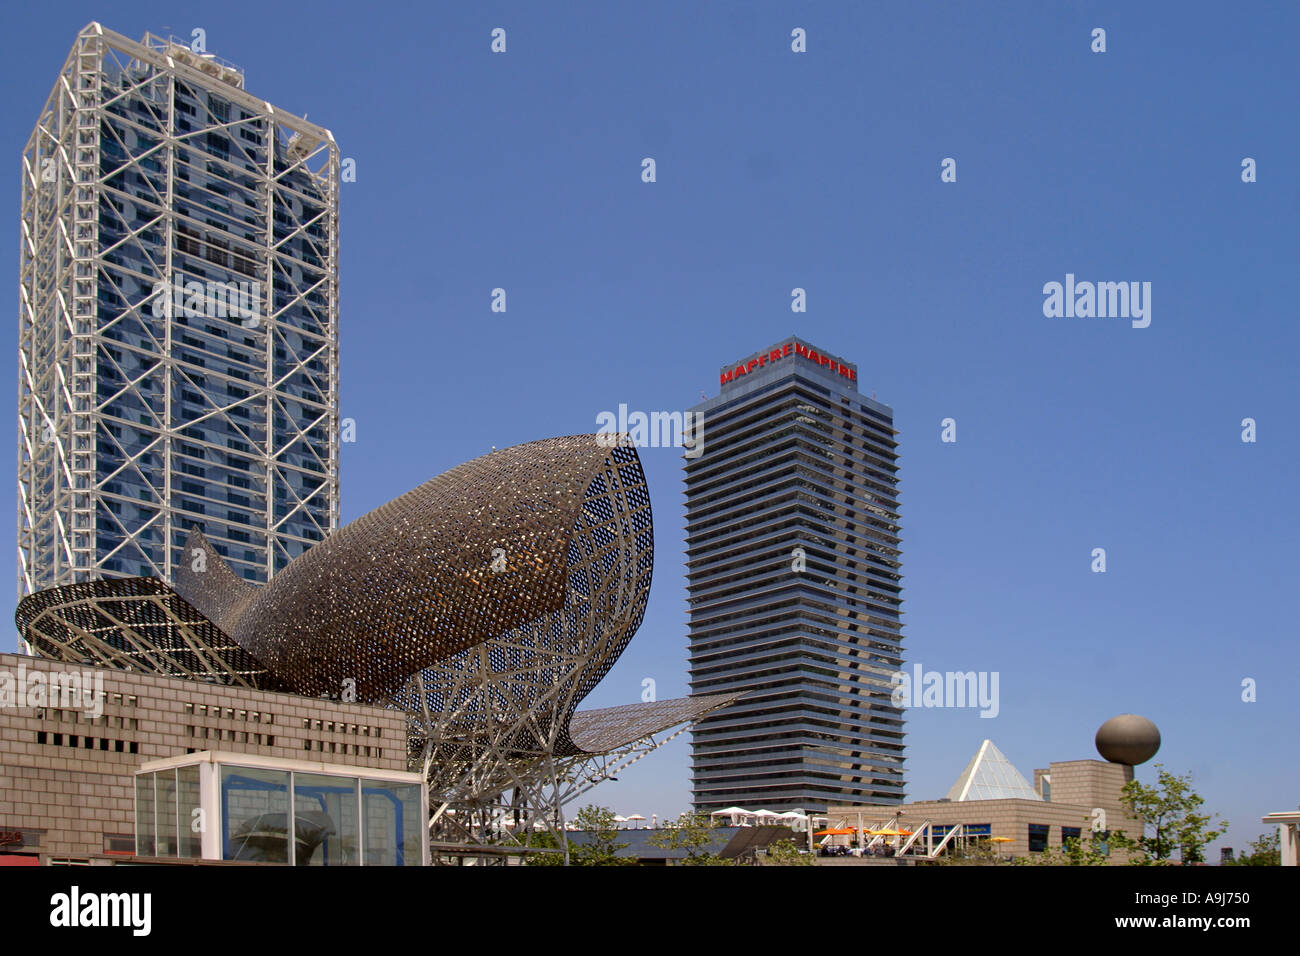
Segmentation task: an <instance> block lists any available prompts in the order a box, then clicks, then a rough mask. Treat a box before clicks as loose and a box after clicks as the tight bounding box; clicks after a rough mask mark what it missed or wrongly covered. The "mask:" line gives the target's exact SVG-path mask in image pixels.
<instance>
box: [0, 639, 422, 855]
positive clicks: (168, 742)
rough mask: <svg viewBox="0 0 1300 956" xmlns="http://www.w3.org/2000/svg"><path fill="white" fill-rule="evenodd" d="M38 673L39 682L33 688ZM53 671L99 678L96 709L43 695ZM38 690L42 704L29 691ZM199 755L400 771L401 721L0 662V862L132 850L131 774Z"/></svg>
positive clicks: (154, 680)
mask: <svg viewBox="0 0 1300 956" xmlns="http://www.w3.org/2000/svg"><path fill="white" fill-rule="evenodd" d="M33 674H39V675H42V676H41V678H40V680H39V681H38V680H36V679H34V678H33V677H32V675H33ZM59 674H66V675H76V676H80V675H92V676H91V680H90V681H86V682H84V684H85V686H86V687H87V688H91V687H93V686H94V678H95V676H96V675H97V676H98V678H100V681H101V683H100V685H99V691H100V692H101V693H100V703H99V705H98V706H93V701H85V700H82V701H80V702H79V704H80V706H56V704H57V703H59V701H56V699H55V695H54V694H53V693H52V692H51V691H50V690H49V688H50V687H51V686H53V685H54V684H55V682H57V680H58V678H56V677H52V676H51V675H59ZM20 679H21V683H20ZM40 682H43V683H44V685H45V687H46V690H45V692H44V694H45V696H44V697H41V696H39V693H40V692H38V691H37V690H35V689H34V688H35V687H37V685H38V683H40ZM77 686H78V690H80V686H81V685H80V684H79V685H77ZM20 689H21V690H22V691H23V693H22V694H21V695H19V690H20ZM29 701H30V702H31V703H29ZM41 701H44V702H45V703H44V706H40V703H41ZM65 702H66V701H65ZM94 711H100V713H98V714H97V715H95V714H94ZM200 751H220V752H224V753H233V754H250V755H257V756H259V757H264V758H274V759H276V760H280V761H315V762H318V763H325V764H335V765H345V766H350V767H358V768H370V769H374V770H380V771H405V770H406V769H407V750H406V716H405V714H404V713H403V712H401V711H396V710H387V709H384V708H382V707H375V706H369V705H363V704H346V703H339V702H336V701H328V700H316V699H313V698H310V697H300V696H297V695H293V694H280V693H273V692H270V691H259V690H250V689H248V688H242V687H236V686H228V685H222V684H208V683H203V682H198V681H188V680H181V679H179V678H173V677H163V676H159V675H154V674H144V673H131V672H126V671H119V670H109V669H107V668H93V667H80V666H77V665H73V664H65V663H61V662H58V661H52V660H46V659H44V658H38V657H27V656H24V655H15V654H0V857H4V856H9V857H12V856H26V857H39V859H40V861H41V862H43V863H48V862H50V861H51V860H69V859H70V860H94V859H96V858H100V859H102V858H103V857H104V856H105V855H129V854H131V853H132V852H134V847H135V818H134V805H135V804H134V789H133V788H134V783H133V778H134V774H135V773H136V771H137V770H139V768H140V767H141V766H142V765H144V764H146V763H148V762H150V761H156V760H161V759H165V758H169V757H177V756H180V755H183V754H188V753H197V752H200ZM3 862H5V860H4V859H0V863H3Z"/></svg>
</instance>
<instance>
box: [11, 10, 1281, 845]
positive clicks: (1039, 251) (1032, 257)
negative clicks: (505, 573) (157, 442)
mask: <svg viewBox="0 0 1300 956" xmlns="http://www.w3.org/2000/svg"><path fill="white" fill-rule="evenodd" d="M292 9H294V10H299V11H301V12H297V13H295V12H290V10H291V8H290V6H289V5H283V6H282V5H278V4H268V3H242V2H231V3H228V4H210V3H204V4H193V5H191V4H179V3H175V2H165V3H161V2H160V3H137V2H129V0H126V2H123V0H119V2H114V3H112V4H86V3H63V4H50V3H44V4H18V5H14V6H12V7H11V8H10V9H7V10H6V23H5V31H4V40H3V52H4V60H5V74H4V75H5V81H4V94H5V95H4V96H3V98H0V135H2V136H3V143H4V144H5V147H4V148H5V150H6V151H7V154H8V156H9V162H10V164H11V165H10V167H9V169H10V175H9V176H7V177H4V180H3V183H4V186H3V188H4V197H5V198H4V208H7V209H9V210H10V215H11V216H12V217H13V219H12V220H11V222H12V223H13V225H12V227H11V228H12V231H11V233H10V236H11V237H16V235H17V223H16V219H17V215H18V163H19V156H20V151H21V148H22V144H23V142H24V141H25V140H26V137H27V135H28V133H29V132H30V130H31V127H32V125H33V123H34V121H35V118H36V114H37V110H38V109H39V107H40V105H41V103H42V102H43V101H44V99H45V97H46V95H47V93H48V92H49V89H50V87H51V85H52V84H53V81H54V78H55V74H56V71H57V70H58V68H59V66H60V65H61V63H62V62H63V59H64V57H65V56H66V54H67V52H68V50H69V48H70V46H71V44H72V41H73V37H74V35H75V33H76V31H77V30H78V29H79V28H80V27H81V26H83V25H84V24H85V23H87V22H88V21H90V20H95V19H98V20H100V21H101V22H103V23H104V24H105V26H107V27H110V28H111V29H114V30H117V31H118V32H121V33H124V34H126V35H128V36H132V37H139V36H140V35H142V34H143V33H144V32H145V31H146V30H152V31H154V32H159V33H160V32H165V31H166V28H170V32H173V33H176V34H178V35H186V36H188V35H189V32H190V30H192V29H193V28H194V27H202V28H204V29H205V30H206V31H207V39H208V49H209V50H211V51H212V52H215V53H217V54H219V55H221V56H223V57H225V58H227V59H229V60H232V61H234V62H235V63H237V64H239V65H240V66H242V67H243V68H244V69H245V71H246V73H247V83H248V88H249V89H250V90H251V91H252V92H253V93H255V94H257V95H259V96H261V97H264V98H266V99H268V100H271V101H272V102H274V103H276V104H277V105H279V106H281V107H283V108H285V109H288V110H291V111H293V112H296V113H299V114H302V113H307V114H309V116H310V119H312V120H313V121H314V122H317V123H320V124H322V125H325V126H327V127H329V128H330V129H332V130H333V131H334V133H335V136H336V137H337V139H338V141H339V143H340V145H341V148H342V153H343V155H344V156H345V157H352V158H354V159H355V160H356V162H357V182H355V183H350V184H347V185H345V186H344V187H343V192H342V223H343V239H342V249H343V253H342V270H341V278H342V362H343V365H342V382H343V385H342V412H343V415H345V416H347V417H352V418H355V419H356V421H357V431H358V441H357V443H356V444H354V445H347V446H344V454H343V511H344V518H345V519H346V520H351V519H352V518H355V517H357V516H359V515H360V514H362V513H364V512H365V511H367V510H369V509H370V508H373V507H376V506H378V505H379V504H381V503H383V502H384V501H386V500H388V499H390V498H392V497H393V496H395V495H397V494H400V493H401V492H404V491H406V490H408V489H410V488H412V487H414V486H415V485H417V484H419V483H420V482H422V481H424V480H425V479H427V478H429V477H431V476H432V475H435V474H437V473H439V472H441V471H443V470H445V469H447V468H450V467H452V466H454V465H456V464H458V463H460V462H462V461H464V460H467V459H469V458H473V457H476V456H477V455H479V454H482V453H485V452H487V451H488V450H489V448H490V447H491V446H493V445H496V446H498V447H500V446H505V445H509V444H513V443H516V442H522V441H528V440H531V439H535V438H541V437H545V436H550V435H558V434H571V433H576V432H583V431H593V430H595V427H596V422H595V419H596V415H597V414H598V413H599V412H601V411H604V410H613V409H617V407H618V405H619V403H620V402H625V403H627V404H628V406H629V407H630V408H632V409H642V410H659V409H663V410H671V409H680V408H686V407H689V406H690V405H691V404H693V403H695V402H697V401H698V400H699V398H700V393H701V392H702V391H706V392H708V394H710V395H711V394H714V392H715V391H716V388H717V382H716V378H715V376H716V372H717V368H718V366H719V365H721V364H723V363H725V362H727V361H729V360H732V359H738V358H740V357H742V356H745V355H748V354H749V353H751V352H753V351H754V350H756V349H758V348H761V347H763V346H766V345H769V344H771V343H772V342H774V341H776V340H777V339H778V338H779V337H781V336H784V335H787V334H789V333H791V332H795V333H797V334H798V335H800V336H802V337H804V338H806V339H808V340H810V341H812V342H814V343H815V344H818V345H820V346H823V347H824V348H826V349H827V350H828V351H830V352H832V353H835V354H839V355H843V356H844V357H845V358H846V359H848V360H850V361H854V362H856V363H857V364H858V366H859V371H860V377H861V383H862V384H861V387H862V389H863V391H865V392H866V393H867V394H872V393H875V394H876V395H877V396H878V398H879V399H880V400H881V401H883V402H885V403H887V404H889V405H891V406H893V408H894V409H895V413H896V416H897V418H896V420H897V426H898V428H899V430H900V432H901V442H902V445H901V464H902V501H903V528H904V537H905V544H904V549H905V550H904V573H905V579H904V584H905V591H904V597H905V598H906V605H905V607H906V611H907V614H906V631H905V633H906V644H905V646H906V653H907V658H908V660H909V661H920V662H922V663H923V664H924V665H925V666H926V667H927V668H930V669H937V670H968V669H969V670H987V671H994V670H996V671H999V672H1000V674H1001V696H1002V701H1001V713H1000V715H999V716H998V717H997V718H996V719H992V720H989V719H981V718H980V717H978V716H977V714H976V712H975V711H973V710H917V711H913V712H912V713H911V715H910V718H909V725H908V729H909V737H908V747H909V760H908V763H909V772H908V794H909V797H911V798H914V799H920V798H932V797H936V796H941V795H942V794H943V793H944V792H945V791H946V790H947V788H948V787H949V786H950V784H951V783H952V781H953V780H954V779H955V778H956V777H957V775H958V773H959V772H960V771H961V769H962V767H963V766H964V765H965V763H966V761H967V760H968V759H969V757H970V755H971V754H972V753H973V752H974V751H975V749H976V748H977V747H978V745H979V743H980V741H981V740H982V739H983V738H985V737H991V738H992V739H993V740H994V741H995V742H996V743H997V745H998V746H999V747H1000V748H1001V749H1002V750H1003V751H1004V752H1005V753H1006V754H1007V756H1008V757H1009V758H1010V759H1011V760H1012V761H1013V762H1014V763H1015V764H1016V765H1017V766H1018V767H1019V768H1020V769H1021V771H1022V772H1024V773H1025V774H1026V775H1028V774H1030V773H1031V771H1032V770H1033V768H1034V767H1038V766H1046V764H1047V763H1048V762H1049V761H1051V760H1066V759H1081V758H1087V757H1092V756H1094V751H1093V747H1092V735H1093V733H1094V731H1095V730H1096V728H1097V726H1098V725H1099V724H1100V723H1101V722H1102V721H1103V720H1104V719H1106V718H1107V717H1109V716H1111V715H1114V714H1117V713H1121V712H1126V711H1133V712H1137V713H1141V714H1144V715H1146V716H1148V717H1150V718H1151V719H1153V720H1155V721H1156V723H1157V724H1159V726H1160V728H1161V730H1162V732H1163V734H1164V747H1163V749H1162V751H1161V756H1160V757H1159V758H1157V759H1162V760H1163V761H1164V763H1165V764H1166V766H1168V767H1169V768H1171V769H1173V770H1175V771H1177V772H1180V773H1181V772H1187V771H1190V772H1191V773H1192V774H1193V777H1194V781H1195V786H1196V788H1197V789H1198V790H1199V791H1200V792H1201V793H1202V794H1203V795H1204V796H1205V797H1206V801H1207V806H1208V807H1209V808H1211V809H1213V810H1214V811H1216V812H1218V813H1220V814H1222V815H1223V816H1225V817H1227V818H1229V819H1230V820H1231V822H1232V825H1233V826H1232V830H1231V832H1230V834H1229V837H1228V839H1227V840H1226V841H1224V842H1226V843H1229V844H1231V845H1234V846H1236V847H1238V848H1242V847H1244V846H1245V844H1246V842H1247V840H1249V839H1251V838H1253V837H1255V836H1256V835H1258V834H1259V833H1260V832H1261V831H1262V830H1263V829H1264V827H1263V825H1262V824H1261V823H1260V822H1259V818H1260V816H1262V815H1263V814H1264V813H1267V812H1269V811H1273V810H1284V809H1289V808H1293V807H1295V806H1296V805H1297V804H1298V803H1300V760H1298V759H1297V745H1296V742H1295V728H1296V727H1297V725H1300V695H1297V694H1296V692H1295V688H1296V679H1297V674H1298V673H1300V668H1297V663H1300V652H1297V643H1296V623H1295V619H1296V608H1295V600H1294V598H1295V595H1296V593H1297V587H1296V580H1297V577H1298V576H1300V566H1298V565H1300V559H1298V558H1297V548H1296V545H1297V543H1298V542H1300V527H1298V524H1300V522H1298V521H1297V507H1296V500H1295V488H1296V476H1297V474H1298V473H1300V467H1298V462H1297V457H1298V456H1297V451H1296V447H1297V445H1296V439H1297V401H1296V399H1297V384H1296V376H1295V373H1294V369H1293V363H1294V361H1295V356H1296V353H1297V351H1298V348H1297V346H1300V332H1297V324H1296V312H1295V303H1296V301H1297V294H1296V288H1295V285H1296V279H1295V277H1296V269H1295V262H1296V256H1297V252H1298V251H1300V250H1298V248H1297V246H1298V244H1297V241H1296V225H1295V223H1296V217H1295V211H1296V209H1297V199H1298V198H1300V197H1297V186H1296V183H1297V170H1296V169H1295V163H1296V157H1297V156H1300V142H1297V134H1296V128H1297V120H1296V111H1295V91H1296V89H1297V88H1300V83H1298V82H1297V79H1298V78H1297V75H1296V74H1297V58H1296V57H1295V54H1294V39H1295V37H1296V35H1297V33H1298V32H1300V14H1298V13H1297V8H1295V7H1293V6H1287V7H1286V8H1285V9H1279V8H1278V7H1272V6H1269V5H1265V4H1250V5H1246V6H1245V7H1242V6H1235V5H1229V4H1214V5H1210V4H1194V3H1193V4H1187V3H1180V4H1172V3H1170V4H1155V3H1149V4H1122V3H1115V4H1087V3H1068V4H1067V3H1050V4H1044V3H1031V2H1023V3H996V4H994V3H987V4H973V3H972V4H967V3H942V4H938V3H907V4H851V3H806V2H789V3H741V2H735V3H718V2H703V3H701V2H689V3H682V2H679V3H667V2H664V3H654V4H630V3H626V4H624V3H620V4H607V3H563V4H536V3H518V4H511V5H503V4H494V3H482V4H479V3H475V4H470V3H459V4H452V3H438V4H432V5H428V6H425V7H417V6H416V5H413V4H412V5H407V4H400V5H396V4H393V5H390V4H384V3H364V4H358V3H351V2H349V3H329V2H322V3H314V4H311V5H296V4H295V5H292ZM498 26H499V27H504V28H505V29H506V30H507V43H508V52H507V53H506V54H504V55H493V54H491V53H490V52H489V32H490V31H491V29H492V28H494V27H498ZM1099 26H1100V27H1104V28H1105V29H1106V31H1107V52H1106V53H1104V54H1094V53H1092V52H1091V51H1090V43H1091V38H1090V32H1091V30H1092V29H1093V28H1094V27H1099ZM795 27H802V28H804V29H806V30H807V35H808V41H807V42H808V52H807V53H805V54H800V55H796V54H794V53H792V52H791V50H790V31H791V30H792V29H793V28H795ZM646 156H651V157H654V158H655V160H656V162H657V166H658V169H657V175H658V181H657V182H656V183H654V184H645V183H642V182H641V177H640V171H641V165H640V164H641V160H642V158H643V157H646ZM945 157H953V158H955V159H956V160H957V172H958V180H957V182H956V183H954V184H944V183H941V182H940V178H939V172H940V162H941V160H942V159H944V158H945ZM1243 157H1253V158H1254V159H1255V160H1256V161H1257V163H1258V182H1256V183H1253V184H1245V183H1243V182H1242V181H1241V161H1242V159H1243ZM8 249H9V262H10V276H11V281H13V282H15V284H16V278H17V251H16V240H15V239H14V238H11V240H10V242H9V245H8ZM1067 272H1070V273H1074V274H1076V276H1078V277H1079V279H1092V280H1106V281H1120V280H1125V281H1147V282H1151V283H1152V322H1151V326H1150V327H1149V328H1147V329H1133V328H1131V327H1130V325H1129V323H1128V322H1126V321H1123V320H1117V319H1064V318H1061V319H1048V318H1045V317H1044V315H1043V310H1042V306H1043V294H1042V291H1041V290H1042V287H1043V284H1044V283H1046V282H1049V281H1058V282H1059V281H1063V280H1064V277H1065V274H1066V273H1067ZM498 286H500V287H503V288H505V289H506V290H507V296H508V311H507V312H506V313H505V314H494V313H492V312H491V311H490V310H489V304H490V291H491V290H492V289H493V288H494V287H498ZM796 286H799V287H803V288H805V289H806V290H807V294H808V312H807V314H805V315H793V314H792V313H791V311H790V306H789V303H790V290H791V289H792V288H794V287H796ZM11 301H12V300H11ZM11 341H13V340H12V339H11ZM15 365H16V361H14V360H11V361H9V362H6V363H0V369H2V370H3V374H4V375H5V376H12V375H13V374H14V367H15ZM6 387H7V388H8V393H9V394H10V395H13V394H14V390H15V389H14V383H13V381H12V380H10V381H9V385H8V386H6ZM945 417H953V418H955V419H956V420H957V423H958V441H957V442H956V443H955V444H943V443H941V442H940V421H941V420H942V419H943V418H945ZM1245 417H1252V418H1254V419H1256V421H1257V422H1258V442H1257V443H1255V444H1244V443H1243V442H1242V441H1241V425H1240V422H1241V420H1242V419H1243V418H1245ZM11 420H12V417H11ZM643 460H644V461H645V463H646V468H647V474H648V477H649V481H650V483H651V490H652V494H653V501H654V508H655V518H656V522H655V523H656V528H657V556H658V561H657V564H656V569H655V583H654V589H653V593H652V595H651V601H650V609H649V612H648V614H647V617H646V621H645V624H644V625H643V627H642V629H641V632H640V633H639V635H638V636H637V638H636V639H635V640H634V641H633V643H632V645H631V647H630V648H629V650H628V651H627V653H626V654H624V656H623V658H622V660H621V661H620V662H619V664H618V665H617V666H616V668H615V669H614V670H613V671H612V672H611V674H610V675H609V676H608V677H607V678H606V680H605V682H604V683H603V684H602V685H601V686H600V688H598V690H597V691H596V692H595V693H594V694H593V695H592V696H591V697H590V698H589V699H588V705H593V706H605V705H612V704H618V703H626V702H630V701H634V700H638V699H639V696H640V690H641V681H642V679H643V678H644V677H653V678H654V679H655V680H656V682H657V684H658V691H659V695H660V697H668V696H677V695H680V694H684V693H685V692H686V684H685V676H686V666H685V643H686V642H685V620H686V618H685V592H684V587H683V584H684V579H683V574H682V566H681V552H682V531H681V528H682V524H683V516H682V495H681V488H682V485H681V468H680V464H681V463H680V458H679V453H677V452H674V451H673V450H671V449H646V450H644V451H643ZM10 514H12V512H10ZM6 520H11V519H6ZM0 534H2V535H9V540H13V537H12V526H8V530H6V531H0ZM1095 547H1104V548H1105V549H1106V551H1107V565H1108V570H1107V572H1106V573H1105V574H1094V573H1092V572H1091V571H1090V563H1091V551H1092V549H1093V548H1095ZM8 553H9V554H10V555H12V551H10V552H8ZM11 560H12V557H9V558H6V559H5V565H4V566H3V567H0V575H5V576H7V577H8V579H9V580H10V581H12V580H14V577H13V569H12V565H11V564H10V563H9V562H10V561H11ZM1288 594H1290V595H1291V598H1290V599H1288V598H1287V595H1288ZM1244 678H1254V679H1255V680H1256V681H1257V682H1258V701H1257V702H1255V703H1243V702H1242V700H1241V682H1242V680H1243V679H1244ZM687 752H688V751H687V747H686V745H685V738H679V740H678V741H677V742H675V743H674V744H672V745H670V746H669V747H667V748H665V749H664V750H662V751H660V752H659V753H657V754H655V755H653V756H651V757H649V758H647V759H646V760H644V761H642V762H641V764H639V765H638V766H637V767H636V768H634V769H633V770H632V771H631V772H629V773H627V774H625V775H624V776H623V778H622V779H621V780H620V781H618V782H617V783H613V784H606V785H604V786H602V787H601V788H600V789H599V790H598V791H597V793H596V799H597V800H598V801H599V802H601V803H604V804H607V805H611V806H613V807H614V808H616V809H617V810H619V811H620V812H623V813H633V812H639V813H641V814H644V815H645V816H649V815H650V814H651V813H657V814H659V815H660V816H661V817H662V816H664V815H671V814H676V813H677V812H679V811H681V810H682V809H684V808H685V807H686V806H687V803H688V799H689V794H688V787H687ZM1139 776H1140V777H1142V778H1143V779H1146V780H1151V779H1153V778H1154V773H1153V771H1152V770H1151V768H1150V767H1147V768H1143V769H1142V770H1140V772H1139Z"/></svg>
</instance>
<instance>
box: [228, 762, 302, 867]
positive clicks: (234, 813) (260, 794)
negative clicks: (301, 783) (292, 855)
mask: <svg viewBox="0 0 1300 956" xmlns="http://www.w3.org/2000/svg"><path fill="white" fill-rule="evenodd" d="M288 830H289V772H288V771H287V770H259V769H255V768H252V767H227V766H224V765H223V766H222V767H221V854H222V858H223V859H226V860H255V861H258V862H262V863H288V862H289V841H288V837H287V833H288Z"/></svg>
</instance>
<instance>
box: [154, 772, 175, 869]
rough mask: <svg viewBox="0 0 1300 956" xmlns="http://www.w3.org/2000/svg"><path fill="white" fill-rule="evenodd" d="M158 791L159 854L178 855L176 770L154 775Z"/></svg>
mask: <svg viewBox="0 0 1300 956" xmlns="http://www.w3.org/2000/svg"><path fill="white" fill-rule="evenodd" d="M154 776H155V780H156V784H155V786H156V788H157V792H158V855H159V856H175V855H176V771H175V770H161V771H159V772H158V773H157V774H155V775H154Z"/></svg>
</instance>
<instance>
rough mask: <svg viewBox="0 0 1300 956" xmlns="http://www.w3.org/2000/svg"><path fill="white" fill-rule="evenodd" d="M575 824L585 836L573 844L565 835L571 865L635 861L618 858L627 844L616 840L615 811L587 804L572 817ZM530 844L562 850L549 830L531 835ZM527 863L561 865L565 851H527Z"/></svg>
mask: <svg viewBox="0 0 1300 956" xmlns="http://www.w3.org/2000/svg"><path fill="white" fill-rule="evenodd" d="M573 823H574V826H576V827H577V828H578V829H579V830H584V831H586V834H587V839H586V840H585V841H584V842H582V843H575V842H574V841H572V840H569V838H568V837H567V836H566V837H565V840H566V841H567V842H568V844H569V865H570V866H626V865H628V864H630V863H635V862H636V861H635V860H630V859H627V858H626V857H620V856H619V855H618V851H619V850H621V849H623V848H624V847H626V846H628V844H626V843H619V842H618V826H617V824H615V822H614V811H613V810H611V809H609V808H608V807H597V806H594V805H589V806H585V807H583V808H582V809H581V810H579V811H578V812H577V813H576V814H575V815H574V817H573ZM530 845H531V846H535V847H544V848H551V847H553V848H555V849H556V850H557V851H558V850H560V849H561V844H560V842H559V841H558V840H557V839H556V838H555V835H554V834H552V833H550V832H542V833H535V834H533V835H532V840H531V843H530ZM527 863H528V865H529V866H563V865H564V854H563V853H561V852H556V853H530V854H528V859H527Z"/></svg>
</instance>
